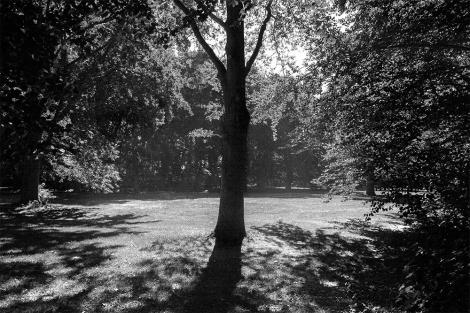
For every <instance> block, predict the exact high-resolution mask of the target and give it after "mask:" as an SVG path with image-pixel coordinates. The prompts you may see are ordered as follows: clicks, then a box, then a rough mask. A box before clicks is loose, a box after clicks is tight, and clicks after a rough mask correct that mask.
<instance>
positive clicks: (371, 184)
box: [366, 171, 375, 197]
mask: <svg viewBox="0 0 470 313" xmlns="http://www.w3.org/2000/svg"><path fill="white" fill-rule="evenodd" d="M366 195H368V196H370V197H373V196H375V177H374V172H373V171H369V172H368V173H367V176H366Z"/></svg>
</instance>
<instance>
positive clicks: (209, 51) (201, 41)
mask: <svg viewBox="0 0 470 313" xmlns="http://www.w3.org/2000/svg"><path fill="white" fill-rule="evenodd" d="M173 3H174V4H175V5H176V6H177V7H178V8H179V9H180V10H181V11H183V13H184V14H185V15H186V17H187V18H188V20H189V26H190V27H191V30H192V31H193V33H194V36H196V39H197V41H198V42H199V44H200V45H201V46H202V48H203V49H204V51H205V52H206V54H207V55H208V56H209V58H210V59H211V61H212V63H214V65H215V67H216V68H217V71H218V73H219V76H220V77H224V76H225V72H226V70H225V66H224V64H223V63H222V61H220V59H219V58H218V57H217V55H216V54H215V52H214V50H213V49H212V48H211V46H210V45H209V44H208V43H207V41H206V40H205V39H204V37H203V36H202V34H201V31H200V30H199V27H198V26H197V24H196V21H195V20H194V16H192V14H191V13H192V12H191V10H190V9H189V8H187V7H186V6H185V5H184V4H183V2H181V1H180V0H173Z"/></svg>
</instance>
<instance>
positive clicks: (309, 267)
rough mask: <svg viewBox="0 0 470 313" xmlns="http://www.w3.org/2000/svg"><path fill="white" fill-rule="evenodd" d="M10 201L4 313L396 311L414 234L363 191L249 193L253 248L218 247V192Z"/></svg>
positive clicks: (1, 249)
mask: <svg viewBox="0 0 470 313" xmlns="http://www.w3.org/2000/svg"><path fill="white" fill-rule="evenodd" d="M0 202H2V201H0ZM3 202H4V203H0V221H1V224H0V312H60V313H63V312H80V313H82V312H90V313H91V312H93V313H94V312H139V313H146V312H369V311H368V310H370V312H394V310H393V307H394V298H395V296H396V293H397V290H398V287H399V281H400V279H401V274H400V270H399V269H400V266H401V265H402V262H403V260H405V259H404V257H403V254H404V253H405V252H406V238H405V232H403V226H402V224H401V223H400V221H399V220H398V219H397V218H396V217H395V216H394V215H393V214H380V215H378V216H376V217H374V218H373V219H372V222H371V223H366V222H364V217H363V215H364V213H367V212H368V207H367V205H365V203H364V201H363V200H349V201H343V200H342V199H340V198H334V199H333V200H331V201H330V202H325V199H324V198H323V197H322V196H321V195H319V194H310V193H285V194H284V193H271V194H249V195H248V196H247V198H246V200H245V207H246V217H245V218H246V223H247V231H248V237H247V239H246V240H245V241H244V244H243V247H242V249H241V251H234V250H223V249H222V250H220V249H214V239H213V238H212V237H211V236H210V234H211V231H212V230H213V228H214V226H215V222H216V219H217V207H218V198H217V196H216V195H212V194H204V193H191V194H188V193H184V194H183V193H163V192H162V193H152V194H142V195H135V196H129V195H109V196H107V195H102V196H96V195H93V196H67V197H66V196H61V197H60V198H59V199H57V201H55V203H54V204H52V205H50V206H48V207H47V208H40V209H28V210H18V209H12V208H11V206H9V205H8V203H6V202H8V201H7V200H4V201H3Z"/></svg>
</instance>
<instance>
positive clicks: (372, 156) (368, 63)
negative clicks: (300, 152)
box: [319, 1, 470, 312]
mask: <svg viewBox="0 0 470 313" xmlns="http://www.w3.org/2000/svg"><path fill="white" fill-rule="evenodd" d="M469 16H470V11H469V7H468V5H466V3H465V2H464V1H413V2H412V4H410V3H405V2H403V1H351V2H350V3H349V5H348V6H347V11H346V13H345V14H344V15H343V17H342V19H340V23H341V24H342V25H341V26H342V30H338V31H337V33H336V37H333V38H330V39H331V40H329V41H327V42H325V43H324V46H326V49H327V51H329V53H328V54H326V55H325V57H324V59H323V60H322V62H320V64H321V66H323V67H322V68H321V70H322V71H323V73H324V75H325V76H324V77H325V84H327V85H328V87H329V90H328V92H327V93H326V94H325V95H324V97H322V99H321V100H320V101H319V105H320V106H322V107H323V110H322V111H323V114H324V116H325V120H324V121H329V123H330V125H329V127H328V129H329V138H330V139H329V143H328V145H327V151H328V152H327V158H328V161H329V163H328V167H327V170H326V171H325V172H324V174H323V176H322V181H323V182H325V183H329V184H331V185H332V186H333V188H334V189H333V190H334V191H336V192H342V193H344V192H347V191H351V190H354V189H355V187H356V186H357V185H360V184H361V181H362V180H364V179H365V178H366V177H370V176H372V177H373V179H374V180H375V182H376V184H378V186H379V187H380V189H381V190H383V192H382V193H381V194H380V195H379V196H377V197H376V198H375V199H374V201H373V210H372V214H373V213H375V212H378V211H380V210H384V209H385V210H387V209H389V208H390V204H392V206H393V207H397V208H398V209H399V212H400V214H401V216H402V217H403V218H404V220H405V222H407V223H408V224H409V225H410V226H411V227H412V229H413V230H414V231H416V232H417V233H418V234H419V236H418V237H417V238H416V240H415V242H413V243H410V246H411V249H413V250H414V251H415V253H416V257H415V258H413V259H412V260H410V262H409V264H408V265H407V267H406V268H405V269H404V271H405V272H406V273H407V274H408V275H407V279H406V281H405V282H404V284H403V286H402V289H401V300H402V301H403V302H404V303H405V304H406V306H407V307H408V309H409V310H413V311H420V312H421V311H426V312H443V311H452V312H454V311H455V312H463V311H466V309H468V302H467V300H466V298H467V296H468V291H469V280H468V271H469V259H468V258H469V252H470V251H469V247H470V242H469V236H468V234H469V230H470V227H469V226H470V225H469V223H470V220H469V213H470V212H469V210H470V208H469V206H470V194H469V190H470V180H469V178H470V107H469V103H470V97H469V95H470V67H469V66H470V45H469V44H470V42H469V38H470V27H469V25H470V24H469Z"/></svg>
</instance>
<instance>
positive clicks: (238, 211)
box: [173, 0, 272, 245]
mask: <svg viewBox="0 0 470 313" xmlns="http://www.w3.org/2000/svg"><path fill="white" fill-rule="evenodd" d="M173 2H174V4H175V5H176V6H177V7H178V8H179V9H180V10H181V12H182V13H183V14H184V20H185V22H186V23H187V24H188V26H189V27H190V28H191V30H192V32H193V34H194V36H195V37H196V39H197V40H198V42H199V44H200V45H201V46H202V48H203V49H204V51H205V52H206V53H207V55H208V56H209V58H210V59H211V61H212V62H213V64H214V66H215V67H216V69H217V73H218V78H219V81H220V85H221V86H222V93H223V108H224V113H223V116H222V119H221V132H222V190H221V195H220V205H219V215H218V218H217V225H216V227H215V230H214V233H215V237H216V242H217V244H219V245H240V244H241V242H242V241H243V238H244V237H245V235H246V231H245V220H244V203H243V201H244V198H243V195H244V192H245V189H246V180H247V166H248V154H247V136H248V126H249V123H250V114H249V112H248V109H247V105H246V77H247V75H248V73H249V72H250V69H251V67H252V66H253V63H254V62H255V60H256V57H257V56H258V53H259V51H260V49H261V45H262V42H263V36H264V33H265V31H266V27H267V24H268V22H269V20H270V19H271V15H272V13H271V5H272V0H270V1H269V2H268V3H267V5H266V17H265V19H264V20H263V22H262V24H261V27H260V30H259V34H258V39H257V43H256V46H255V48H254V50H253V53H252V55H251V57H250V58H249V59H248V61H246V63H245V23H244V17H245V15H246V14H247V13H248V11H249V10H250V8H251V7H252V6H253V3H252V1H249V0H226V1H225V14H226V20H225V21H223V20H222V19H221V18H219V17H218V16H216V15H215V14H214V13H213V11H214V9H215V7H216V4H217V1H207V2H204V1H195V3H194V4H195V7H192V6H188V5H187V4H185V3H183V2H182V1H180V0H174V1H173ZM201 12H202V14H201ZM198 14H200V15H205V16H206V17H209V18H211V19H212V20H214V21H215V22H216V23H217V24H218V25H220V26H221V27H222V28H223V29H224V31H225V36H226V44H225V54H226V58H227V59H226V62H225V63H226V64H224V63H223V62H222V61H221V60H220V59H219V58H218V57H217V55H216V53H215V52H214V50H213V49H212V47H211V46H210V45H209V44H208V43H207V42H206V40H205V39H204V37H203V36H202V34H201V31H200V26H199V25H198V23H197V15H198Z"/></svg>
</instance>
